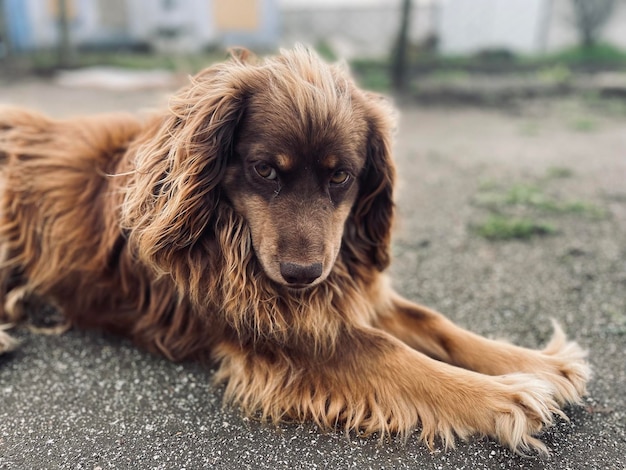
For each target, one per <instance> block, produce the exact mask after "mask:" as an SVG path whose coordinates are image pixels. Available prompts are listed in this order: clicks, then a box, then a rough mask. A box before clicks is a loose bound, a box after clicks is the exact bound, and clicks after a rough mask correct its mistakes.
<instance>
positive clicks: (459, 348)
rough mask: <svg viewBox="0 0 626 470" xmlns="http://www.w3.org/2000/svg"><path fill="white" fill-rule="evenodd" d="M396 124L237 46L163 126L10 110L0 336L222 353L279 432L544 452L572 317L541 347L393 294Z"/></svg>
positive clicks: (324, 74) (1, 227)
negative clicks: (110, 340) (33, 329)
mask: <svg viewBox="0 0 626 470" xmlns="http://www.w3.org/2000/svg"><path fill="white" fill-rule="evenodd" d="M393 126H394V123H393V120H392V118H391V112H390V109H389V108H388V105H387V104H386V102H385V101H384V100H382V99H381V98H379V97H378V96H375V95H373V94H370V93H368V92H365V91H362V90H360V89H358V88H357V87H356V86H355V84H354V82H353V81H352V80H351V79H350V78H349V77H348V75H347V73H346V71H345V70H344V69H343V68H342V67H340V66H330V65H327V64H325V63H324V62H322V61H321V60H320V59H319V58H318V57H317V56H316V55H315V53H313V52H311V51H309V50H307V49H305V48H303V47H296V48H295V49H294V50H291V51H283V52H282V53H281V54H280V55H278V56H276V57H272V58H267V59H264V60H257V59H256V58H254V57H252V55H251V54H249V53H247V52H246V51H239V52H237V53H235V54H233V57H232V58H231V59H230V60H229V61H227V62H225V63H221V64H218V65H214V66H212V67H210V68H208V69H206V70H204V71H202V72H200V73H199V74H197V75H196V76H195V77H193V78H192V79H191V83H190V84H189V85H188V86H186V87H185V88H183V89H182V90H180V91H179V92H178V93H177V94H176V95H174V97H173V98H172V100H171V104H170V108H169V109H168V110H166V111H164V112H162V113H161V114H156V115H154V116H152V117H151V118H149V119H148V120H147V121H146V122H141V121H139V120H136V119H135V118H133V117H131V116H128V115H123V114H119V115H104V116H94V117H86V118H80V119H70V120H63V121H60V120H52V119H49V118H47V117H44V116H42V115H40V114H37V113H36V112H32V111H27V110H24V109H19V108H9V109H2V110H1V111H0V163H1V167H2V192H1V203H0V211H1V212H0V215H1V220H0V246H1V251H0V253H1V256H2V261H1V274H0V276H1V277H0V286H1V289H2V296H3V302H1V303H0V305H3V309H2V310H1V311H0V323H4V324H6V325H8V324H17V323H19V322H20V321H24V320H25V319H26V317H27V315H26V313H28V312H27V310H28V309H27V308H24V304H25V303H28V302H30V301H33V299H39V300H40V301H43V302H46V303H47V304H49V305H53V306H54V307H55V308H56V309H58V311H59V312H62V315H63V318H64V321H65V322H67V324H68V325H72V326H74V327H80V328H99V329H102V330H107V331H112V332H115V333H118V334H122V335H125V336H127V337H130V338H132V340H134V341H135V343H136V344H138V345H139V346H141V347H143V348H146V349H148V350H150V351H153V352H157V353H161V354H163V355H165V356H166V357H167V358H169V359H171V360H174V361H179V360H183V359H190V358H192V359H202V358H204V359H210V360H213V361H216V363H217V364H219V368H218V372H217V374H216V378H217V380H218V381H219V382H224V383H225V384H226V388H225V399H226V400H228V401H229V402H232V403H235V404H237V405H239V406H240V407H241V408H242V409H243V410H244V411H245V412H246V413H249V414H253V415H256V416H260V417H262V418H263V419H267V420H271V421H274V422H279V421H282V420H297V421H301V420H312V421H313V422H315V423H317V425H319V426H320V427H322V428H331V429H336V428H341V429H345V430H346V431H348V432H349V431H356V432H358V433H363V434H368V433H378V434H379V435H380V436H381V437H384V436H387V435H389V434H396V433H397V434H400V435H401V436H404V437H406V436H408V435H409V434H410V433H411V432H412V431H413V430H415V429H418V430H420V432H421V434H420V437H421V438H422V439H423V440H424V441H425V442H426V443H427V444H428V445H429V446H431V447H432V446H433V445H435V440H436V439H441V441H442V442H443V444H444V445H445V446H452V445H454V439H455V436H456V437H460V438H462V439H466V438H468V437H469V436H471V435H487V436H491V437H493V438H495V439H497V440H498V441H500V442H501V443H502V444H504V445H506V446H509V447H510V448H511V449H513V450H515V451H517V452H520V453H528V452H533V451H537V452H539V453H546V452H547V448H546V446H545V445H544V444H543V443H542V442H541V441H540V440H539V439H538V438H537V437H536V435H537V434H538V433H540V432H541V431H542V430H543V429H544V428H546V427H548V426H550V425H551V424H552V423H553V420H554V417H555V415H561V416H563V412H562V411H561V407H563V406H564V405H566V404H568V403H578V402H580V400H581V396H583V394H584V393H585V385H586V382H587V380H588V378H589V367H588V365H587V364H586V362H585V360H584V358H585V353H584V351H583V350H582V349H581V348H580V347H579V346H578V345H576V344H575V343H572V342H567V341H566V338H565V335H564V334H563V332H562V331H561V330H560V329H559V328H558V326H556V325H555V330H556V331H555V333H554V337H553V339H552V340H551V341H550V343H549V344H548V345H547V346H546V348H545V349H543V350H541V351H535V350H530V349H525V348H521V347H517V346H513V345H511V344H508V343H504V342H498V341H493V340H489V339H486V338H483V337H481V336H478V335H476V334H472V333H470V332H468V331H465V330H463V329H461V328H459V327H458V326H455V325H454V324H453V323H452V322H450V321H449V320H447V319H446V318H445V317H444V316H442V315H440V314H439V313H436V312H434V311H432V310H430V309H428V308H425V307H421V306H418V305H415V304H413V303H411V302H409V301H408V300H405V299H403V298H402V297H401V296H400V295H398V294H397V293H395V292H394V291H393V290H392V288H391V287H390V286H389V283H388V282H387V279H386V277H385V274H384V272H385V269H386V268H387V266H388V264H389V251H390V250H389V247H390V231H391V224H392V219H393V213H394V204H393V198H392V196H393V186H394V164H393V161H392V156H391V136H392V128H393ZM13 346H14V341H13V340H12V339H11V337H10V336H9V335H8V334H7V332H6V328H5V327H3V328H1V329H0V350H4V351H6V350H8V349H10V348H11V347H13Z"/></svg>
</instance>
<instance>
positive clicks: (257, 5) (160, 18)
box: [0, 0, 626, 101]
mask: <svg viewBox="0 0 626 470" xmlns="http://www.w3.org/2000/svg"><path fill="white" fill-rule="evenodd" d="M296 42H303V43H305V44H307V45H310V46H314V47H316V48H317V49H318V51H319V52H320V53H322V54H323V55H324V56H325V57H327V58H328V59H336V58H342V59H347V60H348V61H349V62H350V64H351V66H352V69H353V71H354V72H355V74H357V75H358V77H359V78H360V80H361V83H362V85H363V86H365V87H368V88H372V89H377V90H381V91H385V90H391V89H395V90H397V91H402V92H408V93H410V94H411V95H413V96H415V97H416V98H419V99H421V100H429V99H430V100H442V99H444V100H455V101H456V100H484V99H485V98H489V99H498V98H499V97H500V98H501V95H504V96H505V97H507V98H509V99H510V98H513V97H515V96H517V95H522V96H528V95H546V94H563V93H567V92H572V91H577V90H580V89H581V88H584V89H587V90H588V89H590V88H591V89H592V90H594V91H598V92H600V93H609V94H611V93H613V94H620V93H621V92H622V91H623V90H624V89H625V88H626V81H625V80H624V78H623V76H621V75H618V74H616V73H617V72H623V71H625V70H626V2H624V1H622V0H592V1H586V0H471V1H468V0H0V66H1V69H2V75H3V76H4V77H7V76H11V75H13V76H16V75H17V76H23V75H24V74H25V73H26V74H31V73H32V74H40V75H50V74H52V73H54V72H56V71H59V70H68V69H77V68H81V67H93V66H109V67H121V68H124V69H129V68H131V69H153V70H154V69H158V70H164V71H170V72H184V73H189V72H194V71H196V70H198V69H199V68H201V67H203V66H206V65H207V64H208V63H211V62H213V61H215V60H221V59H223V58H224V50H225V49H227V48H228V47H231V46H245V47H248V48H250V49H252V50H255V51H258V52H261V53H263V52H272V51H276V50H277V49H278V48H279V47H289V46H291V45H293V44H294V43H296ZM92 72H93V71H92ZM100 73H101V74H102V73H104V72H103V71H102V70H100ZM108 73H109V75H108V77H109V80H111V81H113V82H114V81H115V78H114V77H112V76H111V75H110V73H111V71H110V69H109V71H108ZM581 74H582V76H581ZM485 75H487V76H489V77H490V78H491V80H490V84H489V89H488V90H485V89H484V87H485V83H484V80H483V78H484V76H485ZM164 77H165V76H163V75H162V76H160V78H154V76H153V80H156V81H158V80H163V79H165V78H164ZM90 79H91V80H94V77H93V75H92V76H91V78H90ZM118 79H119V77H118ZM144 79H145V77H144ZM105 81H106V77H105ZM148 82H149V83H150V81H148ZM485 95H489V96H488V97H486V96H485Z"/></svg>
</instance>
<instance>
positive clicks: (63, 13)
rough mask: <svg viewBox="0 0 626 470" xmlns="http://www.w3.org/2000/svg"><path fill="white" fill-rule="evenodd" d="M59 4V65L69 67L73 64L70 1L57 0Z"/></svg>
mask: <svg viewBox="0 0 626 470" xmlns="http://www.w3.org/2000/svg"><path fill="white" fill-rule="evenodd" d="M57 2H58V18H57V21H58V25H59V42H58V46H57V47H58V65H59V67H68V66H70V65H71V63H72V44H71V42H70V15H69V8H68V0H57Z"/></svg>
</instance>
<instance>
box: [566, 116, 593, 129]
mask: <svg viewBox="0 0 626 470" xmlns="http://www.w3.org/2000/svg"><path fill="white" fill-rule="evenodd" d="M568 125H569V128H570V129H572V130H574V131H576V132H593V131H595V130H596V129H597V128H598V122H597V121H596V120H595V119H592V118H589V117H578V118H575V119H572V120H571V121H570V122H569V123H568Z"/></svg>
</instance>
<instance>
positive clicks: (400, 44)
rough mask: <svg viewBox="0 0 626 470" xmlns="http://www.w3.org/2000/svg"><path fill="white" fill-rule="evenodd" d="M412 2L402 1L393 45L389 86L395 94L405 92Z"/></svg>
mask: <svg viewBox="0 0 626 470" xmlns="http://www.w3.org/2000/svg"><path fill="white" fill-rule="evenodd" d="M411 9H412V0H402V16H401V17H400V29H399V31H398V37H397V39H396V43H395V45H394V49H393V53H392V63H391V84H392V86H393V89H394V90H395V91H396V92H402V91H405V90H406V85H407V61H408V59H407V48H408V42H409V19H410V17H411Z"/></svg>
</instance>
